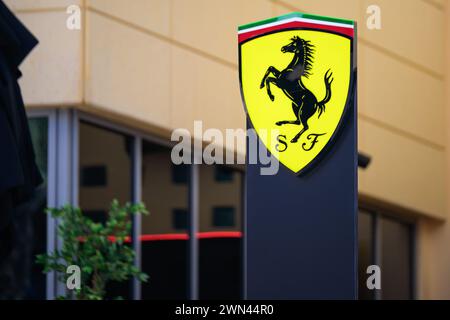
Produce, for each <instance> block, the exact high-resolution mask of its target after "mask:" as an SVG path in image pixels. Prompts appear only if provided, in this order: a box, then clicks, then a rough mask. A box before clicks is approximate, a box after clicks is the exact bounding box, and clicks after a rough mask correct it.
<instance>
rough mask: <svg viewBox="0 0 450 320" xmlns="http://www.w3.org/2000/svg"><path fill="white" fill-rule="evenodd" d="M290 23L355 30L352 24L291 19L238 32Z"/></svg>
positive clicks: (242, 31)
mask: <svg viewBox="0 0 450 320" xmlns="http://www.w3.org/2000/svg"><path fill="white" fill-rule="evenodd" d="M290 22H307V23H314V24H319V25H325V26H333V27H342V28H349V29H353V28H354V26H353V25H350V24H344V23H338V22H329V21H320V22H319V21H317V20H313V19H306V18H298V17H294V18H290V19H286V20H281V21H275V22H271V23H267V24H264V25H261V26H256V27H252V28H248V29H244V30H240V31H238V34H242V33H247V32H251V31H256V30H260V29H265V28H270V27H274V26H279V25H281V24H286V23H290Z"/></svg>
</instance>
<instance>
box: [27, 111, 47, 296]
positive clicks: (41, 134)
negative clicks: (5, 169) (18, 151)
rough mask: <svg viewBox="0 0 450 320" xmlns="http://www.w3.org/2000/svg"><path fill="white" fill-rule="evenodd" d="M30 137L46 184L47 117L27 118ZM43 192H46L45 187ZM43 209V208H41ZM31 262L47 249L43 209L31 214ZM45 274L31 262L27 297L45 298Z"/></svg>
mask: <svg viewBox="0 0 450 320" xmlns="http://www.w3.org/2000/svg"><path fill="white" fill-rule="evenodd" d="M28 123H29V126H30V133H31V139H32V142H33V148H34V153H35V157H36V163H37V166H38V168H39V171H40V172H41V175H42V178H43V179H44V183H45V185H46V184H47V161H48V119H47V117H36V118H31V119H29V120H28ZM43 192H47V188H46V187H45V190H43ZM42 209H44V208H42ZM32 243H33V258H32V259H33V262H34V260H35V257H36V255H38V254H42V253H45V252H46V251H47V215H46V214H45V212H44V210H42V211H40V212H38V213H37V214H35V215H33V241H32ZM45 291H46V276H45V274H44V273H43V272H42V266H41V265H38V264H37V263H33V265H32V269H31V279H30V287H29V290H28V295H27V299H45V298H46V293H45Z"/></svg>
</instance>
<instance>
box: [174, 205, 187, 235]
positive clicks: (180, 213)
mask: <svg viewBox="0 0 450 320" xmlns="http://www.w3.org/2000/svg"><path fill="white" fill-rule="evenodd" d="M172 216H173V228H174V229H176V230H184V231H186V230H187V228H188V211H187V210H186V209H173V210H172Z"/></svg>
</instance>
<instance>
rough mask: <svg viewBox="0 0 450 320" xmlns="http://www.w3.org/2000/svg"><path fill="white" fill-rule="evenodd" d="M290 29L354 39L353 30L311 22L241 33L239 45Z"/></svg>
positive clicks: (291, 23)
mask: <svg viewBox="0 0 450 320" xmlns="http://www.w3.org/2000/svg"><path fill="white" fill-rule="evenodd" d="M290 28H312V29H318V30H325V31H332V32H337V33H340V34H343V35H346V36H349V37H351V38H353V28H344V27H336V26H327V25H322V24H315V23H309V22H300V21H294V22H289V23H285V24H280V25H277V26H273V27H268V28H264V29H259V30H255V31H250V32H246V33H241V34H239V37H238V39H239V43H241V42H242V41H245V40H247V39H250V38H253V37H256V36H259V35H261V34H265V33H269V32H271V31H276V30H284V29H290Z"/></svg>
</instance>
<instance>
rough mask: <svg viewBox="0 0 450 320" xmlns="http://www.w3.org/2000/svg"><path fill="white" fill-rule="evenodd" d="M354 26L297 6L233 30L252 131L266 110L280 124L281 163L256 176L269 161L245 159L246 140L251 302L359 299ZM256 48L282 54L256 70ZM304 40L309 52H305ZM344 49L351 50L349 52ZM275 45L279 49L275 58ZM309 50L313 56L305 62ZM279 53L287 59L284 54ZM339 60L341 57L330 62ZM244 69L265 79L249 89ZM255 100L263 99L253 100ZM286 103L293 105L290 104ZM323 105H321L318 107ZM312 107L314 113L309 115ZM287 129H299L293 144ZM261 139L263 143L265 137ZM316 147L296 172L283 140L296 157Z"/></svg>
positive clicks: (247, 267) (249, 149) (251, 149)
mask: <svg viewBox="0 0 450 320" xmlns="http://www.w3.org/2000/svg"><path fill="white" fill-rule="evenodd" d="M355 29H356V26H355V24H354V23H353V22H351V21H346V20H339V19H332V18H324V17H316V16H310V15H304V14H298V13H295V14H291V15H287V16H283V17H277V18H274V19H269V20H265V21H262V22H259V23H253V24H249V25H245V26H242V27H240V29H239V44H240V49H239V50H240V72H241V75H240V76H241V90H242V95H243V100H244V103H245V107H246V111H247V115H248V129H249V130H253V129H256V131H258V130H259V129H261V126H262V123H264V121H266V120H265V119H266V118H267V117H270V115H269V114H272V117H273V122H274V123H275V122H277V124H276V127H278V129H279V130H280V135H279V136H278V141H279V142H280V143H279V144H278V146H277V150H278V151H280V152H279V154H277V155H276V157H277V158H279V159H280V162H281V164H280V167H279V170H278V172H277V173H276V174H274V175H262V174H261V169H262V168H263V167H267V164H266V165H263V164H261V162H259V161H258V163H256V164H252V163H249V162H250V160H251V159H252V155H251V152H254V150H255V148H254V145H252V143H255V142H252V141H251V139H250V140H249V144H248V145H247V160H248V162H247V172H246V178H247V180H246V219H245V255H246V263H245V271H246V272H245V281H246V298H247V299H356V298H357V207H358V203H357V161H358V159H357V103H356V101H357V99H356V92H357V90H356V60H355V59H356V51H355V49H356V45H355V40H354V38H353V36H354V34H356V31H355ZM333 36H335V37H340V38H339V39H335V38H333ZM264 37H266V38H264ZM267 37H273V38H271V39H269V38H267ZM272 39H273V41H272ZM341 40H342V42H340V41H341ZM341 44H342V45H341ZM258 45H260V46H264V45H266V46H267V47H266V50H267V52H265V53H261V57H253V59H261V60H264V59H265V57H266V56H267V57H268V58H267V59H269V58H270V57H278V56H279V57H280V60H279V61H275V60H273V61H270V62H269V61H267V62H266V65H267V67H268V68H264V69H262V70H261V72H259V71H254V70H253V69H251V68H256V69H258V68H259V69H261V68H262V67H259V65H258V62H254V61H255V60H251V57H246V56H245V55H248V54H249V53H250V52H254V51H252V50H253V47H251V46H258ZM308 45H311V47H314V50H313V51H310V52H308V48H307V46H308ZM334 45H336V46H338V45H339V48H343V49H342V50H343V51H342V52H341V51H338V49H336V51H333V52H332V53H331V54H330V53H329V52H323V51H324V50H333V48H334V47H333V46H334ZM245 46H247V47H245ZM347 46H348V50H350V52H345V50H346V49H345V48H347ZM336 48H338V47H336ZM271 50H276V52H274V53H273V55H272V56H271V53H270V52H271ZM289 54H290V55H289ZM308 54H309V60H310V62H309V63H308V61H306V60H301V57H302V56H303V57H308ZM296 55H298V57H300V58H298V57H297V58H296ZM336 56H337V57H336ZM284 57H288V58H286V60H283V59H284ZM339 57H340V59H341V61H338V60H333V59H338V58H339ZM272 59H274V58H272ZM291 59H292V62H291V63H290V64H287V62H288V63H289V62H290V61H291ZM295 59H297V60H295ZM299 59H300V60H299ZM327 59H329V60H327ZM349 59H350V61H349ZM246 61H253V62H246ZM264 63H265V62H264V61H262V62H261V66H262V65H263V64H264ZM246 64H249V65H250V67H246ZM296 64H297V65H296ZM320 64H327V65H326V66H324V67H322V66H320ZM266 69H267V72H266ZM328 69H329V70H330V71H329V72H327V74H326V75H325V71H327V70H328ZM247 72H250V73H252V72H253V74H254V77H256V78H258V79H257V82H258V83H259V82H261V78H262V82H263V83H261V86H259V87H258V88H257V89H255V88H254V87H255V85H254V83H253V82H252V80H251V79H252V78H251V77H250V76H248V75H246V74H245V73H247ZM265 72H266V73H265ZM330 73H332V77H329V76H330ZM314 77H317V78H314ZM327 77H328V80H327ZM292 79H294V80H292ZM315 79H317V80H315ZM319 80H320V81H319ZM263 84H264V85H263ZM267 86H269V88H267ZM321 88H322V89H321ZM258 90H260V91H259V92H258ZM344 91H345V92H344ZM260 95H262V96H260ZM308 95H309V97H310V98H308ZM311 95H312V96H314V98H312V96H311ZM344 96H345V97H344ZM343 97H344V98H345V99H344V98H343ZM258 99H260V100H258ZM263 99H265V100H263ZM287 99H290V100H291V101H289V100H287ZM314 99H316V100H314ZM255 101H264V102H263V105H253V104H255ZM286 101H288V102H289V103H291V102H292V104H289V105H286ZM311 101H312V102H311ZM277 103H278V104H277ZM309 103H311V106H310V107H308V104H309ZM321 104H322V106H326V108H324V109H323V110H321V109H322V107H321ZM308 108H310V109H308ZM277 110H288V111H289V112H292V111H293V112H292V114H291V117H292V119H283V118H281V119H280V117H282V116H286V115H289V113H288V111H285V114H278V113H277V112H278V111H277ZM290 110H292V111H290ZM308 110H309V111H308ZM258 112H267V114H268V116H267V117H266V118H264V119H263V118H261V117H260V114H257V113H258ZM280 112H284V111H280ZM308 112H309V113H312V115H311V116H309V117H310V118H308V116H307V114H308ZM319 113H320V114H319ZM333 117H334V118H333ZM261 119H262V120H261ZM305 119H306V120H305ZM279 120H292V121H291V122H289V121H284V122H286V123H280V121H279ZM296 120H297V122H296ZM308 120H309V122H308ZM281 122H283V121H281ZM287 122H289V123H287ZM284 124H286V125H284ZM283 130H285V131H283ZM292 130H294V131H295V132H299V137H297V138H298V139H297V141H295V139H293V134H292ZM258 133H259V131H258ZM317 136H319V138H318V139H316V138H317ZM258 139H259V140H264V139H263V138H262V137H261V135H259V138H258ZM314 140H317V141H314ZM281 141H283V142H285V143H281ZM262 142H264V143H260V144H259V147H261V146H262V147H263V148H264V151H265V152H267V153H272V154H273V152H271V151H273V149H271V147H270V146H269V145H268V144H267V141H262ZM312 145H313V147H314V148H319V149H317V150H318V151H319V152H316V155H315V156H311V160H310V161H309V162H308V163H306V164H304V165H303V167H302V168H295V169H293V168H292V167H290V166H291V164H292V163H293V161H292V158H290V159H286V158H283V156H284V154H282V152H284V151H286V150H283V149H284V148H285V147H286V148H287V149H288V150H292V149H294V148H295V153H294V151H292V152H293V153H292V156H294V157H298V159H299V161H301V159H303V158H302V157H306V156H310V155H311V153H308V152H311V150H309V151H306V150H308V149H309V148H310V147H311V146H312ZM264 146H267V149H265V147H264ZM311 148H312V147H311ZM281 150H283V151H281ZM253 159H254V157H253ZM295 159H297V158H294V160H295ZM289 161H290V162H289ZM283 162H284V163H283ZM294 162H295V161H294ZM293 171H294V172H293Z"/></svg>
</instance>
